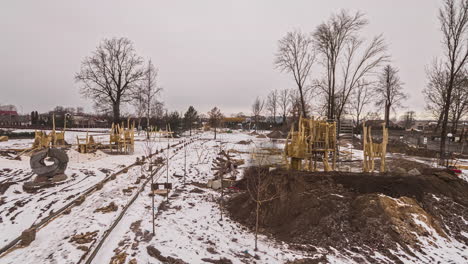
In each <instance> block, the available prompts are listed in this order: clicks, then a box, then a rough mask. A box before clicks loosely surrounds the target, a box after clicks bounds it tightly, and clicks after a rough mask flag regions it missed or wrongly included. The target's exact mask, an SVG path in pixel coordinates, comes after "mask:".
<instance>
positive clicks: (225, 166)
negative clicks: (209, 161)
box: [211, 150, 239, 179]
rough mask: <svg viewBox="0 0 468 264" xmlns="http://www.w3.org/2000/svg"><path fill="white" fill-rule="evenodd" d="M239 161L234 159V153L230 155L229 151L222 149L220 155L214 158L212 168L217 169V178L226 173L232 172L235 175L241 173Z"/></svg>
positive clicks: (215, 174) (232, 175)
mask: <svg viewBox="0 0 468 264" xmlns="http://www.w3.org/2000/svg"><path fill="white" fill-rule="evenodd" d="M238 165H239V161H237V160H235V159H234V155H230V154H229V152H226V151H224V150H222V151H221V152H219V153H218V157H216V159H214V160H213V167H212V168H211V170H213V171H215V173H214V176H215V179H221V178H222V177H223V176H224V175H226V174H230V175H231V177H234V178H235V176H236V175H237V174H238V173H239V171H238V170H237V167H238Z"/></svg>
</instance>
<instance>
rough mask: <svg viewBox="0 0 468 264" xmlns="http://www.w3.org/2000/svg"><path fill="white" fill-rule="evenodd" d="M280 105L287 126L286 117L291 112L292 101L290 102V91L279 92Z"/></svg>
mask: <svg viewBox="0 0 468 264" xmlns="http://www.w3.org/2000/svg"><path fill="white" fill-rule="evenodd" d="M278 105H279V109H280V111H281V114H282V116H283V124H286V115H287V114H288V112H289V106H290V105H291V104H290V101H289V90H288V89H283V90H281V91H279V97H278Z"/></svg>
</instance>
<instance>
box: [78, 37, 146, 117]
mask: <svg viewBox="0 0 468 264" xmlns="http://www.w3.org/2000/svg"><path fill="white" fill-rule="evenodd" d="M142 64H143V59H142V58H141V57H140V56H138V55H137V54H136V52H135V49H134V47H133V44H132V42H131V41H130V40H129V39H127V38H112V39H104V40H103V41H102V42H101V44H100V45H99V46H98V47H97V49H96V51H94V52H93V54H92V55H91V56H89V57H86V58H85V59H84V60H83V62H82V64H81V70H80V72H79V73H77V74H76V75H75V80H76V81H77V82H81V83H82V84H83V86H82V87H81V93H82V94H83V95H84V96H85V97H87V98H91V99H93V100H94V102H95V105H96V106H97V107H98V109H112V112H113V120H114V123H118V122H119V121H120V106H121V104H122V103H125V102H129V101H130V100H132V99H133V98H132V92H133V91H134V90H135V88H136V86H137V84H138V83H139V82H140V81H141V80H142V78H143V76H144V72H145V70H144V69H143V67H142Z"/></svg>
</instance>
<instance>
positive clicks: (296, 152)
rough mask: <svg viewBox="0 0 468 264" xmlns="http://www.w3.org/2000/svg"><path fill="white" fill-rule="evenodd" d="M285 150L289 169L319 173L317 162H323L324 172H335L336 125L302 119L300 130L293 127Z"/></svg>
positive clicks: (324, 121) (300, 119) (323, 121)
mask: <svg viewBox="0 0 468 264" xmlns="http://www.w3.org/2000/svg"><path fill="white" fill-rule="evenodd" d="M284 150H285V151H284V154H285V161H286V163H287V166H288V168H289V169H293V170H307V171H317V162H318V161H320V160H321V161H322V162H323V167H324V171H332V170H335V166H336V154H337V150H336V123H335V122H327V121H326V120H320V119H317V120H316V119H314V117H312V119H306V118H302V117H300V118H299V123H298V130H297V131H294V126H293V127H291V131H290V132H289V134H288V137H287V138H286V145H285V148H284ZM330 158H331V165H330Z"/></svg>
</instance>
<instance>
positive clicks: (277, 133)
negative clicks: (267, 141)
mask: <svg viewBox="0 0 468 264" xmlns="http://www.w3.org/2000/svg"><path fill="white" fill-rule="evenodd" d="M267 137H269V138H284V135H283V133H281V131H279V130H275V131H272V132H271V133H269V134H268V135H267Z"/></svg>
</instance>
